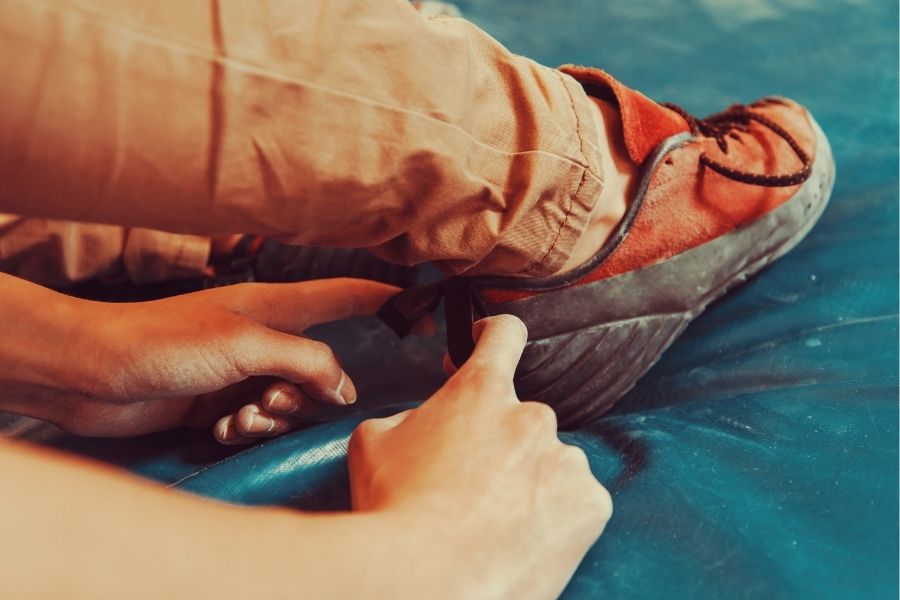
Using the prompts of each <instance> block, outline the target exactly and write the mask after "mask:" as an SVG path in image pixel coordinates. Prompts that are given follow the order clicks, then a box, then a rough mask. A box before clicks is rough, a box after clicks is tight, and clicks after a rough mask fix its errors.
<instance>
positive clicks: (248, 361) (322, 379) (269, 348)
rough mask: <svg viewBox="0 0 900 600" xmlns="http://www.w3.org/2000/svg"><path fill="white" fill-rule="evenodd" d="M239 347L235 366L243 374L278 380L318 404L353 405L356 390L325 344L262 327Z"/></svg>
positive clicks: (253, 332) (256, 329) (254, 331)
mask: <svg viewBox="0 0 900 600" xmlns="http://www.w3.org/2000/svg"><path fill="white" fill-rule="evenodd" d="M242 343H243V345H242V347H240V348H238V352H237V357H238V358H237V359H236V362H237V363H238V368H239V369H240V370H241V371H242V373H243V374H245V375H247V376H259V375H271V376H273V377H279V378H281V379H284V380H286V381H289V382H292V383H294V384H297V385H298V386H299V387H300V389H301V390H302V391H303V393H304V395H305V396H307V397H308V398H310V399H312V400H315V401H316V402H319V403H322V404H332V405H336V406H343V405H347V404H353V403H354V402H356V386H355V385H354V384H353V381H351V379H350V377H349V376H348V375H347V373H345V372H344V369H343V368H342V367H341V364H340V362H339V361H338V359H337V357H336V356H335V355H334V352H332V351H331V348H329V347H328V345H327V344H324V343H322V342H318V341H316V340H311V339H308V338H302V337H297V336H294V335H290V334H287V333H281V332H279V331H275V330H273V329H268V328H266V327H262V326H260V327H258V328H255V329H254V330H253V331H252V333H251V334H250V335H249V336H248V338H247V339H244V340H242Z"/></svg>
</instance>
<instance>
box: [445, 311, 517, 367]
mask: <svg viewBox="0 0 900 600" xmlns="http://www.w3.org/2000/svg"><path fill="white" fill-rule="evenodd" d="M472 339H474V340H475V350H473V351H472V356H471V357H470V358H469V360H467V361H466V362H465V364H464V365H463V366H462V367H461V368H460V372H466V371H469V370H474V369H478V370H482V371H486V372H489V373H491V374H493V375H495V376H497V377H500V378H503V379H506V380H510V381H511V380H512V378H513V375H514V374H515V372H516V367H517V366H518V364H519V359H520V358H522V351H523V350H524V349H525V344H526V343H527V342H528V329H527V328H526V327H525V323H523V322H522V320H521V319H519V318H518V317H515V316H513V315H497V316H493V317H486V318H484V319H481V320H479V321H476V322H475V324H474V325H472Z"/></svg>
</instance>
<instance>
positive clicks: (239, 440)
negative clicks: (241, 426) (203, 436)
mask: <svg viewBox="0 0 900 600" xmlns="http://www.w3.org/2000/svg"><path fill="white" fill-rule="evenodd" d="M213 437H214V438H216V441H218V442H219V443H220V444H224V445H226V446H238V445H241V444H250V443H252V442H253V441H254V440H252V439H250V438H245V437H244V436H242V435H241V434H239V433H238V431H237V428H236V427H235V423H234V415H226V416H224V417H222V418H221V419H219V420H218V421H216V424H215V425H214V426H213Z"/></svg>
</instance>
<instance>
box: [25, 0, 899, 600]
mask: <svg viewBox="0 0 900 600" xmlns="http://www.w3.org/2000/svg"><path fill="white" fill-rule="evenodd" d="M459 5H460V7H461V9H462V10H463V12H464V14H465V15H466V16H467V17H468V18H470V19H471V20H473V21H475V22H476V23H478V24H479V25H481V26H482V27H483V28H485V29H486V30H487V31H489V32H490V33H492V34H493V35H495V36H496V37H498V38H499V39H500V40H501V41H503V42H504V43H506V44H507V45H508V46H509V47H510V48H511V49H512V50H514V51H516V52H518V53H521V54H526V55H529V56H532V57H534V58H536V59H537V60H539V61H541V62H543V63H545V64H549V65H556V64H560V63H565V62H576V63H582V64H591V65H600V66H603V67H604V68H606V69H607V70H608V71H610V72H611V73H613V74H615V75H616V76H618V77H619V78H620V79H622V80H623V81H624V82H625V83H626V84H629V85H631V86H633V87H636V88H638V89H641V90H643V91H645V92H646V93H647V94H648V95H650V96H651V97H653V98H656V99H658V100H669V101H673V102H678V103H680V104H682V105H683V106H685V107H686V108H687V109H689V110H691V111H693V112H695V113H697V114H706V113H709V112H713V111H715V110H718V109H720V108H722V107H724V106H725V105H727V104H729V103H731V102H735V101H749V100H752V99H755V98H757V97H759V96H764V95H768V94H781V95H785V96H790V97H793V98H795V99H797V100H799V101H801V102H802V103H804V104H806V105H808V106H809V107H810V109H811V110H812V112H813V113H814V114H815V115H816V117H817V119H818V120H819V122H820V123H821V124H822V126H823V128H824V129H825V131H826V132H827V133H828V134H829V136H830V138H831V141H832V144H833V147H834V151H835V154H836V159H837V165H838V179H837V185H836V188H835V192H834V196H833V198H832V203H831V205H830V206H829V208H828V209H827V210H826V212H825V214H824V216H823V218H822V220H821V222H820V223H819V225H818V226H817V227H816V228H815V229H814V230H813V231H812V233H811V234H810V235H809V237H808V238H807V239H806V240H805V241H804V242H803V243H802V244H801V245H800V246H799V247H798V248H797V249H796V250H794V251H793V252H792V253H791V254H789V255H788V256H787V257H785V258H784V259H782V260H781V261H780V262H779V263H778V264H776V265H774V266H773V267H771V268H769V269H767V270H766V271H764V272H763V273H762V274H761V275H759V276H758V277H756V278H755V279H753V280H752V281H750V282H749V283H748V284H746V285H744V286H743V287H741V288H740V289H738V290H737V291H735V292H734V293H732V294H730V295H729V296H728V297H726V298H725V299H724V300H723V301H721V302H719V303H717V304H716V305H715V306H713V307H712V308H711V310H709V311H708V312H707V313H706V314H705V315H703V316H702V317H701V318H700V319H698V320H697V321H696V322H695V323H694V324H693V325H691V326H690V327H689V329H688V330H687V332H686V333H685V334H684V336H683V337H682V338H681V339H680V340H679V341H678V342H676V344H675V346H674V347H673V348H672V349H671V350H670V351H669V352H668V353H667V354H666V355H665V356H664V358H663V360H662V361H661V362H660V363H659V364H658V365H657V366H656V367H655V368H654V369H652V370H651V372H650V373H649V374H648V375H647V376H646V377H645V378H644V379H643V381H642V382H641V383H640V384H639V385H638V386H637V387H636V388H635V389H634V390H633V391H632V392H631V393H630V394H629V395H628V396H627V397H626V398H625V399H624V400H623V401H622V402H621V403H620V404H619V406H618V407H617V408H616V409H615V411H614V413H613V414H612V415H611V416H609V417H607V418H605V419H602V420H601V421H598V422H596V423H594V424H593V425H592V426H590V427H586V428H584V429H583V430H581V431H578V432H576V433H574V434H571V435H568V436H566V437H567V439H568V440H571V441H574V442H575V443H577V444H579V445H581V446H582V447H584V448H585V449H586V450H587V452H588V454H589V456H590V458H591V464H592V467H593V468H594V470H595V473H596V474H597V476H598V477H600V478H601V479H602V480H603V481H604V482H606V483H607V484H608V486H609V487H610V489H611V491H612V493H613V496H614V501H615V506H616V512H615V516H614V518H613V520H612V521H611V523H610V525H609V527H608V529H607V532H606V534H605V535H604V536H603V538H602V539H601V540H600V542H599V543H598V544H596V545H595V547H594V548H593V549H592V550H591V551H590V553H589V554H588V556H587V558H586V559H585V561H584V563H583V564H582V565H581V568H580V569H579V570H578V572H577V573H576V575H575V577H574V579H573V581H572V583H571V584H570V586H569V588H568V589H567V590H566V592H565V594H564V597H566V598H595V597H604V598H658V597H662V596H666V597H670V598H692V599H696V598H722V597H729V598H734V599H740V598H890V597H897V584H898V582H897V532H898V523H897V506H898V497H897V486H898V477H897V434H898V432H897V421H898V414H897V407H898V405H897V378H898V371H897V364H898V356H897V333H898V332H897V309H898V298H897V286H898V281H897V279H898V277H897V275H898V262H897V200H898V196H897V189H898V188H897V183H898V181H897V161H898V154H897V117H898V106H897V73H898V70H897V69H898V65H897V23H898V15H897V6H896V3H892V2H885V1H883V0H878V1H876V0H854V1H850V0H834V1H831V2H817V1H814V0H677V1H676V0H632V1H630V2H624V1H622V2H619V1H616V2H603V3H599V2H594V1H589V0H573V1H569V2H549V1H546V0H540V1H539V0H520V1H518V2H515V3H503V2H489V1H487V0H472V1H469V2H460V3H459ZM319 334H320V335H321V336H322V337H323V338H324V339H327V340H329V341H331V342H332V343H333V344H334V346H335V347H336V348H337V350H338V352H339V353H340V354H341V355H342V356H343V357H344V358H345V362H346V366H347V370H348V371H349V372H350V373H351V374H352V375H353V376H354V377H355V379H356V381H357V382H359V388H360V396H361V398H363V399H364V400H365V402H364V403H366V402H367V403H368V406H370V407H371V406H373V405H380V406H388V408H383V409H381V410H382V411H388V412H389V411H390V410H391V408H390V406H391V405H397V404H402V403H407V402H413V401H416V400H420V399H422V398H424V397H425V396H427V394H428V393H429V391H430V390H431V389H434V388H435V387H436V386H437V385H439V383H440V381H441V374H440V367H439V364H440V356H441V353H442V349H441V343H442V341H441V340H440V339H437V340H430V341H427V342H423V341H421V340H417V341H412V342H407V343H403V344H401V343H400V342H399V341H397V340H395V339H393V338H392V337H391V335H390V334H389V333H388V332H387V331H386V330H385V329H383V328H382V327H381V326H380V325H379V324H378V323H375V322H371V321H365V320H357V321H354V322H351V323H347V324H344V325H342V326H337V327H329V328H323V329H321V330H320V331H319ZM358 420H359V418H347V419H343V420H340V421H337V422H334V423H330V424H326V425H322V426H319V427H313V428H310V429H307V430H305V431H301V432H297V433H294V434H291V435H288V436H285V437H283V438H280V439H277V440H273V441H270V442H266V443H264V444H261V445H259V446H256V447H254V448H251V449H248V450H244V451H243V452H238V453H236V452H235V451H234V450H230V449H222V448H218V447H216V446H215V444H213V443H212V442H211V441H210V439H209V437H208V434H207V433H204V432H172V433H169V434H164V435H158V436H150V437H147V438H141V439H138V440H126V441H98V440H76V439H73V438H70V437H68V436H64V435H61V434H58V433H56V432H54V431H53V430H51V429H49V428H47V427H41V426H38V427H28V426H21V427H20V428H19V429H18V432H17V435H18V436H19V437H24V438H31V439H36V440H40V441H42V442H43V443H46V444H48V445H52V446H56V447H61V448H68V449H71V450H73V451H76V452H80V453H84V454H88V455H91V456H96V457H98V458H101V459H103V460H108V461H110V462H114V463H116V464H120V465H123V466H125V467H126V468H129V469H131V470H133V471H135V472H137V473H140V474H142V475H145V476H148V477H152V478H155V479H158V480H160V481H163V482H166V483H169V484H175V485H177V486H178V487H181V488H183V489H186V490H190V491H192V492H197V493H201V494H207V495H210V496H214V497H217V498H222V499H226V500H230V501H235V502H244V503H250V504H268V503H277V504H286V505H290V506H296V507H299V508H304V509H310V510H317V509H333V508H340V507H346V506H347V503H348V495H347V483H346V473H345V462H344V460H345V451H346V441H347V436H348V435H349V433H350V432H351V431H352V429H353V427H354V425H355V424H356V423H357V422H358ZM348 568H349V567H348Z"/></svg>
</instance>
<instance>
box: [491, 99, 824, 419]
mask: <svg viewBox="0 0 900 600" xmlns="http://www.w3.org/2000/svg"><path fill="white" fill-rule="evenodd" d="M810 121H811V122H812V124H813V128H814V129H815V132H816V136H817V148H816V159H815V164H814V165H813V172H812V175H811V176H810V178H809V179H808V180H807V181H806V182H805V183H804V184H803V185H802V186H801V187H800V189H799V190H798V191H797V193H796V194H795V195H794V196H793V197H792V198H791V199H790V200H789V201H788V202H786V203H785V204H783V205H782V206H780V207H779V208H777V209H776V210H774V211H772V212H770V213H768V214H767V215H765V216H764V217H762V218H760V219H758V220H757V221H755V222H753V223H752V224H750V225H747V226H745V227H742V228H740V229H738V230H736V231H734V232H732V233H730V234H728V235H725V236H722V237H720V238H717V239H715V240H713V241H711V242H708V243H706V244H703V245H702V246H699V247H697V248H694V249H691V250H689V251H687V252H683V253H682V254H679V255H677V256H675V257H672V258H670V259H668V260H666V261H663V262H661V263H658V264H655V265H651V266H649V267H646V268H643V269H639V270H636V271H631V272H628V273H623V274H621V275H617V276H615V277H610V278H608V279H604V280H601V281H598V282H594V283H591V284H587V285H583V286H577V287H568V288H564V289H559V290H556V291H551V292H547V293H544V294H540V295H537V296H534V297H531V298H526V299H523V300H516V301H513V302H507V303H498V304H490V303H485V304H484V305H483V306H484V308H485V310H486V312H487V313H488V314H503V313H507V314H514V315H516V316H518V317H520V318H521V319H522V320H523V321H524V322H525V323H526V324H527V325H528V328H529V341H528V344H527V346H526V348H525V351H524V354H523V356H522V360H521V362H520V363H519V368H518V371H517V372H516V378H515V383H516V390H517V393H518V395H519V397H520V398H522V399H523V400H540V401H541V402H545V403H547V404H549V405H550V406H552V407H553V408H554V409H555V411H556V413H557V417H558V419H559V424H560V427H562V428H571V427H574V426H578V425H580V424H582V423H584V422H585V421H588V420H590V419H592V418H594V417H597V416H599V415H601V414H603V413H604V412H606V411H607V410H609V408H610V407H612V405H613V404H614V403H615V402H616V401H617V400H618V399H619V398H621V397H622V396H623V395H624V394H625V393H626V392H627V391H628V390H630V389H631V388H632V387H633V386H634V384H635V383H636V382H637V380H638V379H639V378H640V377H641V376H642V375H643V374H644V373H645V372H646V371H647V370H648V369H649V368H650V367H651V366H653V364H654V363H656V362H657V360H659V358H660V356H661V355H662V353H663V352H664V351H665V350H666V349H667V348H668V347H669V346H670V345H671V344H672V342H673V341H674V340H675V339H676V338H677V337H678V335H679V334H680V333H681V332H682V331H683V330H684V328H685V327H687V325H688V324H689V323H690V322H691V321H692V320H693V319H694V318H696V317H697V316H698V315H699V314H700V313H701V312H703V310H704V309H705V308H706V307H707V305H709V303H711V302H712V301H714V300H716V299H717V298H719V297H720V296H722V295H723V294H724V293H725V292H727V291H728V290H729V289H731V288H733V287H734V286H736V285H738V284H740V283H741V282H743V281H745V280H746V279H747V278H748V277H750V276H752V275H753V274H755V273H756V272H757V271H759V270H760V269H762V268H763V267H765V266H766V265H768V264H770V263H772V262H773V261H775V260H777V259H778V258H780V257H781V256H782V255H784V254H785V253H786V252H788V251H789V250H791V249H792V248H793V247H794V246H796V245H797V244H798V243H799V242H800V241H801V240H802V239H803V238H804V237H805V236H806V234H807V233H808V232H809V230H810V229H812V227H813V225H815V223H816V221H817V220H818V218H819V216H820V215H821V214H822V212H823V211H824V210H825V206H826V205H827V203H828V199H829V197H830V195H831V189H832V187H833V184H834V160H833V157H832V154H831V148H830V146H829V144H828V140H827V138H826V137H825V134H824V133H823V132H822V130H821V129H820V128H819V126H818V124H817V123H816V122H815V121H814V120H813V119H812V118H811V117H810Z"/></svg>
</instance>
